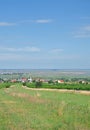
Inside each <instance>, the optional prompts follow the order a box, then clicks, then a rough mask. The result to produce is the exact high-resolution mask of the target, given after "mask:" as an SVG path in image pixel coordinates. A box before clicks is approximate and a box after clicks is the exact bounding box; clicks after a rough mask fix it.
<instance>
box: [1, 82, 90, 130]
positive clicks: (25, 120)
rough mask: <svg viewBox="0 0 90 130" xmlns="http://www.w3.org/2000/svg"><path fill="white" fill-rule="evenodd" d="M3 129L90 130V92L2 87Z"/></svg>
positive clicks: (15, 86) (18, 86) (17, 86)
mask: <svg viewBox="0 0 90 130" xmlns="http://www.w3.org/2000/svg"><path fill="white" fill-rule="evenodd" d="M0 130H90V95H83V94H79V93H71V92H69V93H66V92H58V91H40V90H29V89H25V88H22V87H21V85H18V84H17V85H14V86H12V87H10V88H2V89H0Z"/></svg>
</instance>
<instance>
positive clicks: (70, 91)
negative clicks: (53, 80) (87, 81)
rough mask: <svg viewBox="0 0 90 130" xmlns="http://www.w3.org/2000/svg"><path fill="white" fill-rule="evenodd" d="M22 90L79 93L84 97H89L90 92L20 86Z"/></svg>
mask: <svg viewBox="0 0 90 130" xmlns="http://www.w3.org/2000/svg"><path fill="white" fill-rule="evenodd" d="M22 87H23V88H24V89H29V90H35V91H37V90H39V91H56V92H68V93H80V94H84V95H90V91H84V90H67V89H47V88H28V87H26V86H22Z"/></svg>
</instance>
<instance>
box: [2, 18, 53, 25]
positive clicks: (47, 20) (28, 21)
mask: <svg viewBox="0 0 90 130" xmlns="http://www.w3.org/2000/svg"><path fill="white" fill-rule="evenodd" d="M50 22H52V20H50V19H37V20H23V21H18V22H16V23H9V22H0V26H14V25H18V24H25V23H42V24H45V23H50Z"/></svg>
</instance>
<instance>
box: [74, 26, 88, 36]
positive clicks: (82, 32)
mask: <svg viewBox="0 0 90 130" xmlns="http://www.w3.org/2000/svg"><path fill="white" fill-rule="evenodd" d="M73 36H74V37H75V38H89V37H90V25H87V26H84V27H81V28H79V29H78V31H76V32H75V33H73Z"/></svg>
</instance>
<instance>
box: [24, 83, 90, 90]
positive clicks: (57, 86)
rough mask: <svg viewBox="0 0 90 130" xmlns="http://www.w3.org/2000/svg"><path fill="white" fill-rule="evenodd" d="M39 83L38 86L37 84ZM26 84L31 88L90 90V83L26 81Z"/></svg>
mask: <svg viewBox="0 0 90 130" xmlns="http://www.w3.org/2000/svg"><path fill="white" fill-rule="evenodd" d="M36 85H37V86H36ZM24 86H27V87H29V88H37V87H38V88H52V89H72V90H90V84H75V83H73V84H67V83H64V84H59V83H52V82H50V83H41V82H36V83H25V85H24Z"/></svg>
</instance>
